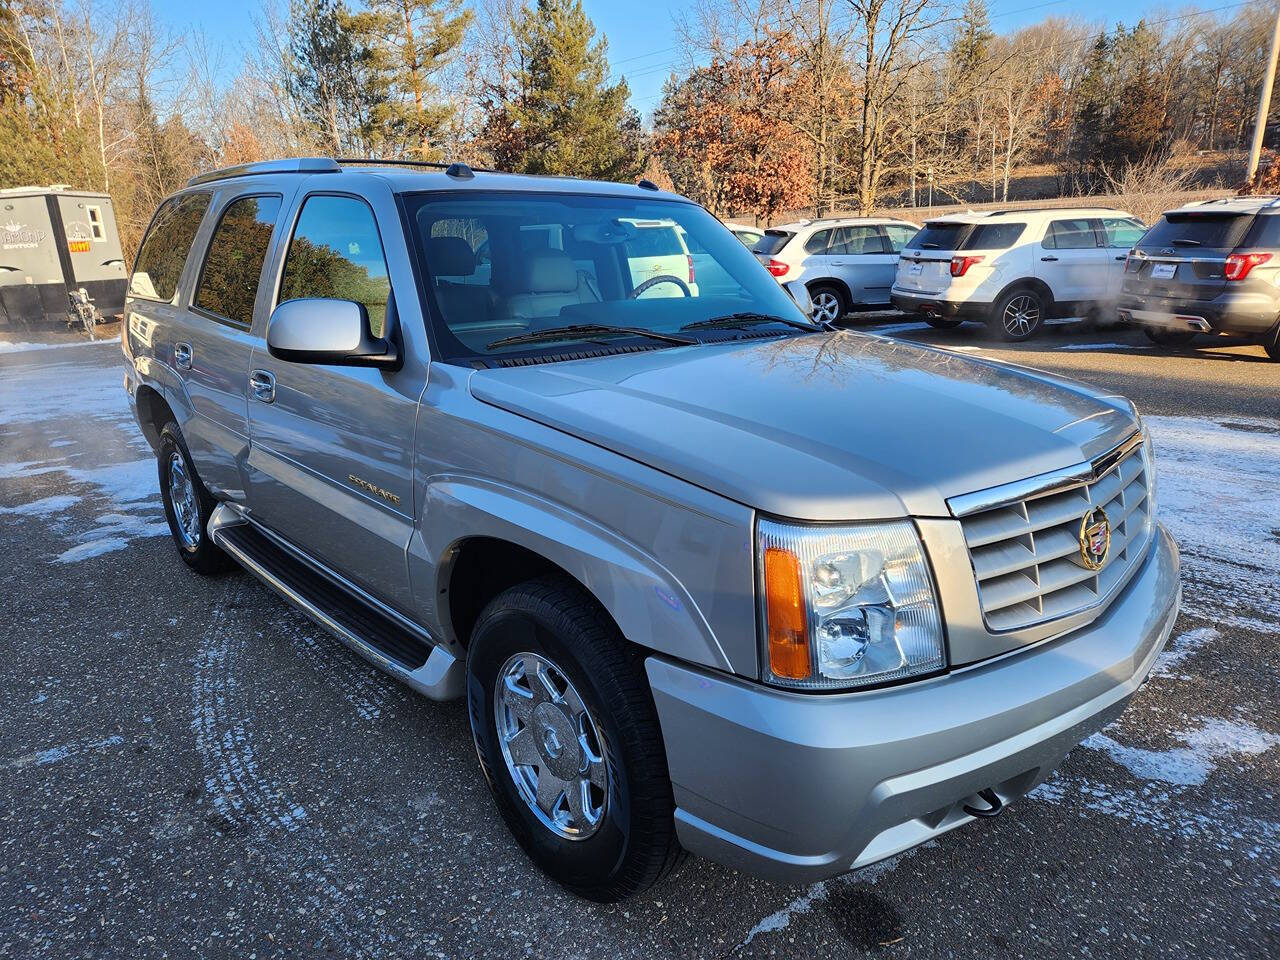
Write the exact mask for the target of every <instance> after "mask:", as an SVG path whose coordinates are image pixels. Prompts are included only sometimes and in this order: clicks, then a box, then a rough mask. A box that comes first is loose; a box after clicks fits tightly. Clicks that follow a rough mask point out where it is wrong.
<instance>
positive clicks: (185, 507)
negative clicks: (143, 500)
mask: <svg viewBox="0 0 1280 960" xmlns="http://www.w3.org/2000/svg"><path fill="white" fill-rule="evenodd" d="M169 502H170V503H171V504H173V519H174V520H176V521H177V524H178V536H179V537H181V538H182V545H183V546H184V547H186V548H188V549H189V550H194V549H195V548H196V547H198V546H200V507H199V505H198V504H197V503H196V488H195V484H194V483H192V481H191V476H190V475H189V474H188V473H187V464H186V461H184V460H183V459H182V454H181V453H179V452H178V451H177V450H174V451H173V452H172V453H170V454H169Z"/></svg>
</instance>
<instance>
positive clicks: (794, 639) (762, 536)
mask: <svg viewBox="0 0 1280 960" xmlns="http://www.w3.org/2000/svg"><path fill="white" fill-rule="evenodd" d="M757 551H758V563H759V567H760V584H761V616H762V618H763V622H764V630H763V631H762V632H763V636H764V645H765V649H764V651H763V655H762V660H763V662H764V664H765V669H764V679H765V680H767V681H768V682H770V683H774V684H777V685H780V686H786V687H795V688H802V689H814V690H832V689H837V688H848V687H859V686H865V685H867V684H872V683H884V682H886V681H889V680H902V679H906V678H907V677H913V676H916V675H919V674H925V673H933V672H935V671H937V670H941V669H942V667H943V665H944V658H943V653H942V618H941V616H940V615H939V612H938V600H937V594H936V592H935V591H934V587H933V580H932V578H931V577H930V575H929V565H928V563H927V562H926V561H925V557H924V548H923V546H922V545H921V543H920V536H919V534H917V533H916V528H915V526H914V525H913V524H912V523H911V522H910V521H909V520H895V521H891V522H887V523H869V524H858V525H852V526H847V527H830V526H803V525H800V524H790V523H779V522H777V521H773V520H761V521H759V524H758V534H757Z"/></svg>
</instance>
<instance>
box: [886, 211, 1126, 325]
mask: <svg viewBox="0 0 1280 960" xmlns="http://www.w3.org/2000/svg"><path fill="white" fill-rule="evenodd" d="M1145 232H1146V227H1145V226H1143V224H1142V221H1140V220H1138V219H1137V218H1136V217H1134V216H1133V215H1131V214H1128V213H1125V212H1124V211H1123V210H1111V209H1098V208H1056V209H1040V210H997V211H994V212H992V213H963V214H954V215H951V216H946V217H939V218H938V219H936V220H930V221H929V222H927V223H926V224H925V225H924V227H923V229H921V230H920V232H919V233H918V234H916V235H915V236H914V237H913V238H912V239H911V241H910V242H909V243H908V244H907V245H906V249H904V250H903V252H902V259H901V260H900V262H899V263H898V273H897V277H896V278H895V279H894V283H893V291H892V301H893V305H894V306H895V307H898V308H899V309H900V310H903V311H904V312H906V313H914V314H919V315H921V316H922V317H923V318H924V319H925V320H926V321H927V322H928V323H929V324H930V325H932V326H935V327H939V328H944V329H945V328H947V327H955V326H959V325H960V324H961V323H962V322H964V321H965V320H978V321H982V322H985V323H987V324H988V326H990V328H991V330H992V331H993V332H994V333H996V334H998V335H999V336H1002V337H1003V338H1004V339H1006V340H1025V339H1026V338H1027V337H1029V336H1031V335H1032V334H1033V333H1035V332H1036V331H1037V330H1038V329H1039V328H1040V326H1041V324H1042V323H1043V322H1044V320H1045V318H1047V317H1071V316H1079V315H1086V314H1089V315H1094V316H1097V315H1098V314H1099V313H1100V312H1101V311H1102V310H1103V309H1104V308H1109V307H1114V304H1115V301H1116V299H1117V298H1118V297H1119V294H1120V284H1121V280H1122V278H1123V276H1124V261H1125V256H1126V254H1127V253H1128V251H1129V249H1130V248H1131V247H1133V246H1134V244H1136V243H1137V242H1138V240H1140V239H1141V238H1142V235H1143V233H1145Z"/></svg>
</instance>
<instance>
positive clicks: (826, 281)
mask: <svg viewBox="0 0 1280 960" xmlns="http://www.w3.org/2000/svg"><path fill="white" fill-rule="evenodd" d="M804 285H805V289H807V290H808V291H809V295H810V296H813V291H814V289H815V288H817V287H835V288H836V290H838V291H839V292H840V293H841V294H842V295H843V296H844V302H845V306H846V307H852V306H853V292H852V291H851V290H850V289H849V285H848V284H847V283H845V282H844V281H843V280H841V279H839V278H837V277H817V278H815V279H813V280H806V281H804Z"/></svg>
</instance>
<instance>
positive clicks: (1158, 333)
mask: <svg viewBox="0 0 1280 960" xmlns="http://www.w3.org/2000/svg"><path fill="white" fill-rule="evenodd" d="M1142 332H1143V333H1145V334H1146V335H1147V339H1148V340H1150V341H1151V342H1152V343H1154V344H1156V346H1160V347H1185V346H1186V345H1187V344H1188V343H1190V342H1191V341H1192V340H1194V339H1195V338H1196V332H1195V331H1194V330H1166V329H1164V328H1163V327H1143V328H1142Z"/></svg>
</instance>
